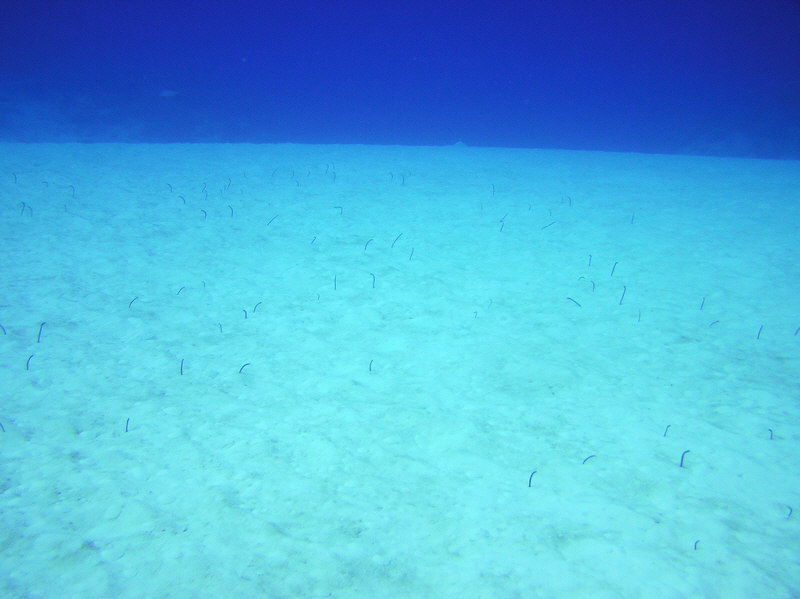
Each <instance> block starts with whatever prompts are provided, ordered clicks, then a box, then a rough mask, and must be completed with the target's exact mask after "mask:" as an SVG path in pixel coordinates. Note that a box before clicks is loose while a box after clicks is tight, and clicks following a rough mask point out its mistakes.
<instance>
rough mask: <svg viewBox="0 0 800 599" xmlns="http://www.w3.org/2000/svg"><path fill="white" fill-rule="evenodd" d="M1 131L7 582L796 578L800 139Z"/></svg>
mask: <svg viewBox="0 0 800 599" xmlns="http://www.w3.org/2000/svg"><path fill="white" fill-rule="evenodd" d="M0 156H1V158H0V226H1V227H2V237H1V238H0V258H1V259H2V261H1V262H0V263H2V272H0V325H2V328H3V330H2V331H0V380H1V381H2V383H1V384H0V386H1V387H2V390H1V391H0V424H2V427H3V431H0V514H1V517H2V526H0V547H2V560H0V594H2V596H4V597H36V598H38V597H41V598H48V599H49V598H53V597H81V598H92V597H98V598H99V597H118V598H127V597H131V598H139V597H194V598H203V597H209V598H210V597H214V598H217V597H229V598H237V597H259V596H263V597H287V598H288V597H372V598H378V597H392V598H396V597H470V598H472V597H525V598H529V597H573V598H574V597H637V596H641V597H644V596H647V597H660V598H666V597H676V598H678V597H680V598H684V597H725V598H735V597H747V598H752V597H770V598H779V597H787V598H788V597H796V596H797V595H798V594H799V593H800V551H798V547H800V512H798V508H800V473H798V455H800V382H799V381H800V376H799V375H800V334H799V333H798V328H800V299H798V298H800V261H799V260H798V256H799V255H800V252H798V250H799V249H800V234H798V231H800V196H798V190H799V189H800V163H798V162H779V161H756V160H740V159H717V158H698V157H681V156H649V155H636V154H607V153H591V152H564V151H545V150H502V149H477V148H467V147H463V146H462V147H446V148H410V147H375V146H304V145H263V146H259V145H103V144H98V145H77V144H75V145H71V144H52V145H48V144H0ZM681 462H683V465H682V466H681ZM793 512H796V513H793Z"/></svg>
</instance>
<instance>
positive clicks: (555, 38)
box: [0, 0, 800, 158]
mask: <svg viewBox="0 0 800 599" xmlns="http://www.w3.org/2000/svg"><path fill="white" fill-rule="evenodd" d="M798 73H800V4H798V2H796V1H791V0H765V1H763V2H752V1H751V0H725V1H721V0H702V1H699V2H672V1H668V0H655V1H654V0H647V1H643V2H627V1H624V0H602V1H601V0H589V1H577V0H574V1H557V2H508V1H501V2H462V3H450V2H422V1H420V0H411V1H410V2H403V3H393V2H392V3H390V2H370V3H366V2H363V3H362V2H347V3H336V2H308V1H299V2H297V1H292V2H289V1H286V0H278V1H271V2H230V3H220V2H211V1H208V0H201V1H199V2H193V3H184V2H156V1H152V0H149V1H143V2H135V3H134V2H91V1H80V2H79V1H75V2H61V3H54V2H49V1H45V0H32V1H26V2H16V3H6V5H5V6H4V7H3V18H2V19H0V107H1V108H2V109H1V110H0V140H3V141H145V142H165V141H170V142H174V141H224V142H243V141H249V142H269V143H272V142H298V143H365V144H410V145H420V144H430V145H447V144H453V143H456V142H459V141H461V142H464V143H466V144H467V145H472V146H509V147H537V148H569V149H593V150H613V151H635V152H657V153H660V152H665V153H696V154H714V155H736V156H750V157H771V158H798V157H800V76H798Z"/></svg>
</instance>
